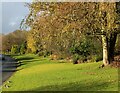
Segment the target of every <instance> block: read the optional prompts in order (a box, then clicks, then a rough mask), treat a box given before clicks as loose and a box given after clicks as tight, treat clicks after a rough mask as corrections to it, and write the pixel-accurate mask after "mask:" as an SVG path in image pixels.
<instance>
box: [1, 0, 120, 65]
mask: <svg viewBox="0 0 120 93" xmlns="http://www.w3.org/2000/svg"><path fill="white" fill-rule="evenodd" d="M27 6H28V8H29V10H30V14H29V15H28V17H27V18H26V19H24V20H23V21H22V22H23V23H22V25H21V27H22V28H24V26H25V25H27V26H29V27H30V28H31V29H30V31H28V32H27V37H25V39H24V41H26V43H27V44H26V48H27V53H29V52H30V53H37V54H39V55H44V56H46V55H51V54H54V55H57V56H59V58H67V57H70V58H73V59H74V63H77V62H78V61H77V60H79V59H81V60H83V61H87V60H89V59H92V58H93V56H96V55H97V56H100V57H99V58H98V59H101V58H102V57H101V56H102V55H103V63H104V65H108V64H110V63H111V62H112V61H113V57H114V50H115V44H116V41H117V42H118V43H117V49H118V50H117V51H119V39H118V40H117V36H118V34H119V33H120V30H119V29H120V25H119V21H120V9H119V6H120V3H119V2H117V3H116V2H113V3H109V2H101V3H99V2H97V3H95V2H94V3H93V2H92V3H88V2H37V1H36V2H33V3H30V4H27ZM23 32H24V31H23ZM25 33H26V32H25ZM25 33H24V35H25ZM10 36H11V35H10ZM22 36H23V35H22ZM5 37H6V36H5ZM8 38H9V35H8ZM14 38H15V37H14ZM16 40H17V39H16ZM19 40H20V37H19ZM10 41H11V40H10ZM10 41H9V42H10ZM7 42H8V41H7ZM7 42H6V41H5V43H6V44H7ZM17 42H19V44H17V45H21V44H22V43H23V41H22V39H21V41H17ZM20 42H22V43H20ZM15 44H16V43H15ZM3 45H4V44H3ZM11 45H12V44H11ZM5 46H7V45H5ZM7 47H10V48H9V49H11V48H12V46H9V45H8V46H7ZM13 49H14V48H13ZM102 49H103V54H102ZM3 50H4V49H3ZM19 50H20V48H19ZM98 59H97V60H98Z"/></svg>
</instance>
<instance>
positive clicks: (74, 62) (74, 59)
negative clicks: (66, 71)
mask: <svg viewBox="0 0 120 93" xmlns="http://www.w3.org/2000/svg"><path fill="white" fill-rule="evenodd" d="M78 60H79V55H78V54H74V56H73V64H78Z"/></svg>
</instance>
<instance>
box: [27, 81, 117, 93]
mask: <svg viewBox="0 0 120 93" xmlns="http://www.w3.org/2000/svg"><path fill="white" fill-rule="evenodd" d="M76 83H78V84H76ZM76 83H70V84H66V85H49V86H44V87H38V88H36V89H32V90H28V91H74V92H75V91H80V92H79V93H82V92H83V93H88V91H89V92H90V93H96V91H97V93H98V92H100V93H101V91H103V90H104V91H105V90H106V89H107V88H108V86H109V85H111V83H110V82H104V83H100V82H99V81H97V82H94V83H92V84H87V83H84V84H82V83H80V82H76ZM116 86H117V84H116ZM85 91H86V92H85ZM110 91H111V90H109V91H105V92H103V93H106V92H107V93H117V92H116V91H118V90H117V88H116V90H114V91H115V92H113V91H112V92H110ZM65 93H66V92H65Z"/></svg>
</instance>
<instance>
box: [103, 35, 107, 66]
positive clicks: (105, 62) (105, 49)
mask: <svg viewBox="0 0 120 93" xmlns="http://www.w3.org/2000/svg"><path fill="white" fill-rule="evenodd" d="M102 43H103V64H104V66H106V65H108V64H109V60H108V59H109V56H108V38H107V37H106V36H105V35H102Z"/></svg>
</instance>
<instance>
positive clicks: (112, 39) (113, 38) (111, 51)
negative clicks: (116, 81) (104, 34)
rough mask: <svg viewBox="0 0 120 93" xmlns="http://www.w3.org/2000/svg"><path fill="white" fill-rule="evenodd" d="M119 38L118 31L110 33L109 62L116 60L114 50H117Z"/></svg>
mask: <svg viewBox="0 0 120 93" xmlns="http://www.w3.org/2000/svg"><path fill="white" fill-rule="evenodd" d="M116 39H117V33H112V34H111V35H110V41H109V54H108V55H109V62H110V63H111V62H112V61H113V60H114V52H115V43H116Z"/></svg>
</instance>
